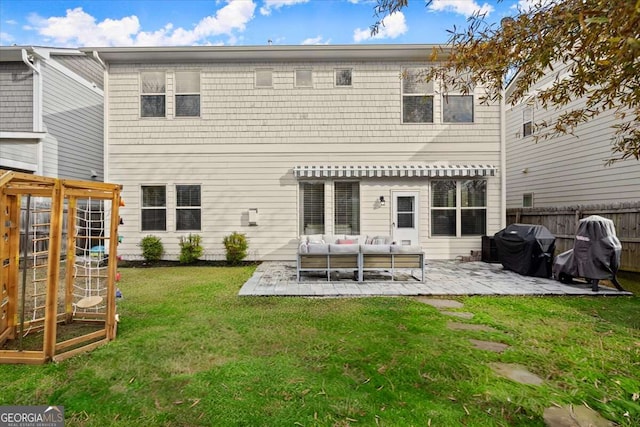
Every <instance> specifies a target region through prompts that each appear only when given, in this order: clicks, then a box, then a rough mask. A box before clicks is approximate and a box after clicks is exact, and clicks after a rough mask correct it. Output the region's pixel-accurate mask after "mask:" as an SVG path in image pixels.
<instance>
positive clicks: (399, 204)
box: [391, 191, 420, 246]
mask: <svg viewBox="0 0 640 427" xmlns="http://www.w3.org/2000/svg"><path fill="white" fill-rule="evenodd" d="M418 195H419V193H418V192H417V191H394V192H393V217H392V218H391V221H392V224H391V230H392V234H393V236H392V237H393V241H394V242H396V243H397V244H398V245H405V246H407V245H419V242H420V236H419V232H418V230H419V223H418V222H419V221H418V219H419V218H420V215H419V212H418V206H419V204H418Z"/></svg>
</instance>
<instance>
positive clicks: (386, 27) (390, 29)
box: [353, 12, 408, 43]
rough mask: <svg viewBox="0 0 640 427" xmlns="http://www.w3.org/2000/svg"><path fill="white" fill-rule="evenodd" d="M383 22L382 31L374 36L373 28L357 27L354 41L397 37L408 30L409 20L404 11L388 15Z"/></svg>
mask: <svg viewBox="0 0 640 427" xmlns="http://www.w3.org/2000/svg"><path fill="white" fill-rule="evenodd" d="M382 24H383V25H380V31H378V33H377V34H376V35H375V36H373V37H372V36H371V29H369V28H366V29H364V30H361V29H360V28H356V29H355V30H354V32H353V41H354V42H356V43H360V42H362V41H365V40H371V39H395V38H396V37H398V36H401V35H402V34H404V33H406V32H407V30H408V27H407V22H406V20H405V18H404V14H403V13H402V12H395V13H393V14H391V15H389V16H386V17H385V18H384V19H383V20H382Z"/></svg>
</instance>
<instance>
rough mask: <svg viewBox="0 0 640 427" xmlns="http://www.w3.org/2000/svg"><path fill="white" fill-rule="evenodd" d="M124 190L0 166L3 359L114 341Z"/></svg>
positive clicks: (53, 356)
mask: <svg viewBox="0 0 640 427" xmlns="http://www.w3.org/2000/svg"><path fill="white" fill-rule="evenodd" d="M120 190H121V188H120V186H118V185H114V184H106V183H100V182H88V181H87V182H85V181H74V180H65V179H55V178H47V177H41V176H36V175H30V174H25V173H19V172H11V171H3V170H0V215H1V216H2V217H1V218H0V260H1V263H2V264H1V266H0V287H1V289H0V292H1V293H0V363H27V364H40V363H45V362H47V361H60V360H63V359H66V358H68V357H71V356H73V355H76V354H78V353H81V352H84V351H89V350H92V349H94V348H96V347H98V346H100V345H102V344H106V343H107V342H109V341H110V340H113V339H114V338H115V336H116V329H117V315H116V286H115V279H116V274H117V271H116V268H117V256H116V251H117V245H118V224H119V218H120V217H119V214H118V209H119V206H120V205H121V199H120Z"/></svg>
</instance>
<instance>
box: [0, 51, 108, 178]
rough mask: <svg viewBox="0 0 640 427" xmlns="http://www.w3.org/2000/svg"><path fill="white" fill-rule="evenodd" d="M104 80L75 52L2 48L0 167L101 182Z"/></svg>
mask: <svg viewBox="0 0 640 427" xmlns="http://www.w3.org/2000/svg"><path fill="white" fill-rule="evenodd" d="M103 79H104V69H103V68H102V66H101V65H100V64H99V63H98V62H96V61H95V60H93V59H91V58H89V57H87V56H86V55H85V54H84V53H83V52H80V51H79V50H76V49H58V48H47V47H21V46H12V47H0V169H9V170H16V171H20V172H28V173H34V174H38V175H44V176H49V177H56V178H72V179H83V180H98V181H102V179H103V175H104V174H103V165H104V163H103V162H104V156H103V146H104V144H103V141H104V136H103V125H104V118H103V117H104V109H103V102H104V93H103Z"/></svg>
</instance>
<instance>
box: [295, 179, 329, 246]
mask: <svg viewBox="0 0 640 427" xmlns="http://www.w3.org/2000/svg"><path fill="white" fill-rule="evenodd" d="M300 221H301V224H300V230H301V231H302V234H324V182H301V183H300Z"/></svg>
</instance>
